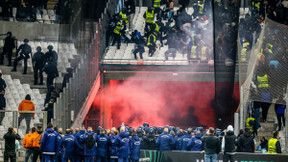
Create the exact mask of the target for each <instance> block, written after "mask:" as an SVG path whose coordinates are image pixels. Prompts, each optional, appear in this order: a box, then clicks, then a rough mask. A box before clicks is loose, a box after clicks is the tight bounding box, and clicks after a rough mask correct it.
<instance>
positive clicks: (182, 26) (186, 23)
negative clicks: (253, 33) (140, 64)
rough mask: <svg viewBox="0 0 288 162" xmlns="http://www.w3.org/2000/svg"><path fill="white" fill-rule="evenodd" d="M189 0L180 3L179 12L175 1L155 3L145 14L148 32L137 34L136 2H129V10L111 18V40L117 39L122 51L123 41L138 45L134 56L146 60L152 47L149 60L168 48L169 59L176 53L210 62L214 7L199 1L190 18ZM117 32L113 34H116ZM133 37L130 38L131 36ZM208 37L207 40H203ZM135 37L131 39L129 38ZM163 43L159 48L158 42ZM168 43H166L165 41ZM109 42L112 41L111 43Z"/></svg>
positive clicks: (126, 3)
mask: <svg viewBox="0 0 288 162" xmlns="http://www.w3.org/2000/svg"><path fill="white" fill-rule="evenodd" d="M188 5H189V1H185V0H184V1H179V10H177V11H176V10H175V9H174V6H176V4H175V3H174V1H173V0H154V1H153V4H152V6H151V7H149V8H148V10H147V11H146V12H145V13H144V15H143V17H144V18H145V32H144V33H140V31H137V30H134V31H133V26H134V24H133V21H132V20H133V18H134V15H135V2H134V0H125V8H123V10H122V11H121V12H120V13H119V14H115V15H113V16H111V19H110V26H109V28H108V32H107V35H108V40H109V37H110V36H113V42H112V45H114V44H115V43H116V42H117V48H118V49H120V45H121V42H124V43H135V49H134V50H133V54H134V56H135V59H138V56H137V55H138V53H139V55H140V59H143V53H144V52H145V49H144V46H147V47H148V48H149V55H148V56H149V57H153V55H154V54H155V51H156V50H157V47H158V46H159V48H161V47H163V46H164V45H168V50H167V51H166V52H165V59H166V60H168V58H169V56H170V55H171V54H172V58H173V59H175V57H176V53H181V54H183V57H184V55H186V54H187V59H188V60H189V61H203V62H208V61H209V60H210V59H211V58H212V57H213V56H212V48H211V46H212V40H213V38H212V37H209V36H207V35H208V34H209V33H210V35H212V30H211V29H212V28H211V26H212V25H211V10H209V9H211V4H210V3H209V2H207V3H205V4H204V2H203V1H202V0H199V1H198V2H197V3H195V4H194V7H193V8H194V13H193V15H189V14H188V13H187V11H186V10H187V7H188ZM112 33H113V34H112ZM129 35H130V36H129ZM205 36H207V37H206V39H202V38H204V37H205ZM129 37H131V39H129ZM157 40H159V41H160V44H159V45H157V43H156V41H157ZM165 40H167V41H166V42H164V41H165ZM107 43H109V42H107Z"/></svg>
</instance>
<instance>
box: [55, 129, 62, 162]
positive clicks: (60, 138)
mask: <svg viewBox="0 0 288 162" xmlns="http://www.w3.org/2000/svg"><path fill="white" fill-rule="evenodd" d="M55 133H56V134H57V141H58V143H57V152H56V155H57V156H62V147H61V142H62V139H63V137H62V136H61V134H60V133H59V132H57V131H55Z"/></svg>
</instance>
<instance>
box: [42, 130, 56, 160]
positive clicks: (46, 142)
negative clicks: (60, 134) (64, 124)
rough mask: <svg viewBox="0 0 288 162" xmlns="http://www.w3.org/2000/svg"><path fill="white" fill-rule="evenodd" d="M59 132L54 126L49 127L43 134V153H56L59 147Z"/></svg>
mask: <svg viewBox="0 0 288 162" xmlns="http://www.w3.org/2000/svg"><path fill="white" fill-rule="evenodd" d="M57 144H58V140H57V134H56V133H55V131H54V129H53V128H49V129H47V131H46V132H45V133H44V134H43V136H42V137H41V141H40V149H41V151H42V154H46V155H56V152H57V147H58V145H57Z"/></svg>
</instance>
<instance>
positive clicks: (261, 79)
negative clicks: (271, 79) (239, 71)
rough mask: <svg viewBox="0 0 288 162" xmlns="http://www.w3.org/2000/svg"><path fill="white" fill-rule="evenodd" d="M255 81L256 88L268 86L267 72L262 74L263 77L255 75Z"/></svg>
mask: <svg viewBox="0 0 288 162" xmlns="http://www.w3.org/2000/svg"><path fill="white" fill-rule="evenodd" d="M257 82H258V88H267V87H269V84H268V76H267V74H266V75H264V76H263V77H260V76H257Z"/></svg>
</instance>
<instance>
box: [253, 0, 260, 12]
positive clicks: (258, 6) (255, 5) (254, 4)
mask: <svg viewBox="0 0 288 162" xmlns="http://www.w3.org/2000/svg"><path fill="white" fill-rule="evenodd" d="M252 6H253V7H256V8H257V11H260V2H256V3H255V2H252Z"/></svg>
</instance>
